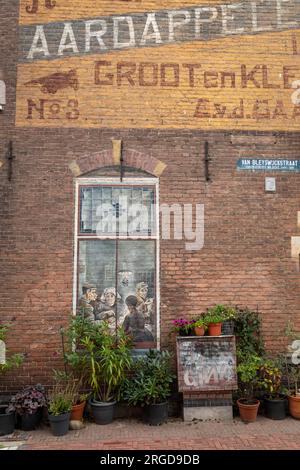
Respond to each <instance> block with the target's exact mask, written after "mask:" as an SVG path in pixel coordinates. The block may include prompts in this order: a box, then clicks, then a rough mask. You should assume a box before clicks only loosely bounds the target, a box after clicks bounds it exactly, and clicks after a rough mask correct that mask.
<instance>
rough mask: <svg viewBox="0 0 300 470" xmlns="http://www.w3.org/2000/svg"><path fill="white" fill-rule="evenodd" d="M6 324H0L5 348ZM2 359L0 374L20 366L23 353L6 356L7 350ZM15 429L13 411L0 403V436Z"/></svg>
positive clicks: (0, 336) (0, 333)
mask: <svg viewBox="0 0 300 470" xmlns="http://www.w3.org/2000/svg"><path fill="white" fill-rule="evenodd" d="M8 328H9V326H8V325H3V324H2V325H0V341H1V342H2V344H3V345H4V348H5V343H4V341H5V339H6V333H7V330H8ZM2 359H3V361H2V363H0V375H1V374H4V373H5V372H8V371H9V370H11V369H12V368H13V367H20V365H21V364H22V363H23V361H24V354H12V355H9V356H7V351H6V354H5V357H3V358H2ZM14 430H15V414H14V411H8V405H7V404H3V405H0V436H4V435H6V434H12V433H13V432H14Z"/></svg>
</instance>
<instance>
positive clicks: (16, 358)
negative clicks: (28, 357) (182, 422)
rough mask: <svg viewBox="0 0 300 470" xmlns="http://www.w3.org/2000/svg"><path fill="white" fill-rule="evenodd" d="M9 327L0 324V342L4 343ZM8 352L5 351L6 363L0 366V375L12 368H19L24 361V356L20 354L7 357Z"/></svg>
mask: <svg viewBox="0 0 300 470" xmlns="http://www.w3.org/2000/svg"><path fill="white" fill-rule="evenodd" d="M9 328H10V325H7V324H2V325H0V340H1V341H5V339H6V334H7V331H8V330H9ZM7 353H8V351H6V362H5V364H0V373H4V372H7V371H9V370H10V369H12V368H13V367H20V366H21V365H22V364H23V362H24V359H25V355H24V354H21V353H16V354H12V355H9V356H7Z"/></svg>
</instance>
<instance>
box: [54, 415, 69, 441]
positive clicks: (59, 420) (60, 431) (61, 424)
mask: <svg viewBox="0 0 300 470" xmlns="http://www.w3.org/2000/svg"><path fill="white" fill-rule="evenodd" d="M70 416H71V412H69V413H64V414H62V415H58V416H53V415H50V414H49V422H50V427H51V431H52V434H53V436H64V435H65V434H67V432H68V431H69V425H70Z"/></svg>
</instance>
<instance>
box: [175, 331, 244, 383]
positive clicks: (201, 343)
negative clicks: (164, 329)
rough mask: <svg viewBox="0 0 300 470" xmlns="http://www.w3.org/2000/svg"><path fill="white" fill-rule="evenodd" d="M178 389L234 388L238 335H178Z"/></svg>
mask: <svg viewBox="0 0 300 470" xmlns="http://www.w3.org/2000/svg"><path fill="white" fill-rule="evenodd" d="M177 366H178V384H179V391H181V392H187V391H212V390H235V389H236V388H237V376H236V354H235V337H234V336H229V337H228V336H227V337H222V336H220V337H206V336H204V337H190V338H186V337H177Z"/></svg>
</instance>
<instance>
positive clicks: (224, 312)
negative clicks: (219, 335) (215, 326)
mask: <svg viewBox="0 0 300 470" xmlns="http://www.w3.org/2000/svg"><path fill="white" fill-rule="evenodd" d="M235 317H236V309H235V308H234V307H231V306H229V305H222V304H217V305H215V306H214V307H211V308H209V309H207V312H206V313H205V314H204V319H205V323H206V324H207V325H208V324H209V323H222V322H224V321H225V320H234V319H235Z"/></svg>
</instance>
